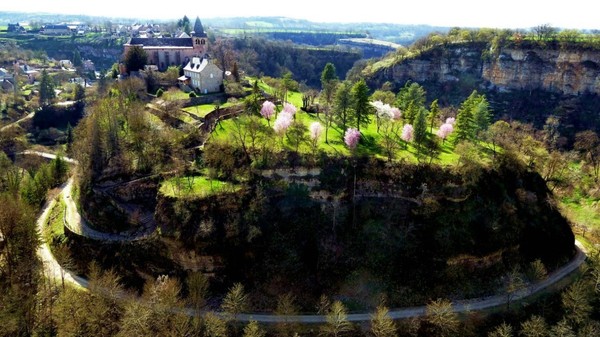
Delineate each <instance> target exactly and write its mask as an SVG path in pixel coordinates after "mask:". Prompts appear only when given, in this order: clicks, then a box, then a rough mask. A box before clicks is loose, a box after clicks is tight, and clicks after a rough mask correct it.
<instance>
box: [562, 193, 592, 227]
mask: <svg viewBox="0 0 600 337" xmlns="http://www.w3.org/2000/svg"><path fill="white" fill-rule="evenodd" d="M560 209H561V211H562V213H563V214H564V215H565V216H566V217H567V218H568V219H569V220H571V222H573V223H575V224H578V225H581V226H586V227H587V228H589V229H600V201H597V200H592V199H580V200H579V201H575V200H562V201H561V202H560Z"/></svg>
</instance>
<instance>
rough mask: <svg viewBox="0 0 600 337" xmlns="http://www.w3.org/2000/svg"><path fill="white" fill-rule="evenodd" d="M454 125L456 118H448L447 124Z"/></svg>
mask: <svg viewBox="0 0 600 337" xmlns="http://www.w3.org/2000/svg"><path fill="white" fill-rule="evenodd" d="M454 123H456V118H454V117H448V118H446V124H451V125H454Z"/></svg>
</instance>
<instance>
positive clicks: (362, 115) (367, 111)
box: [352, 79, 374, 131]
mask: <svg viewBox="0 0 600 337" xmlns="http://www.w3.org/2000/svg"><path fill="white" fill-rule="evenodd" d="M352 98H353V103H354V104H353V107H354V109H353V110H354V111H353V112H354V116H353V117H354V122H355V123H356V129H357V130H358V131H360V126H361V125H368V124H369V123H370V122H371V116H370V115H371V114H372V113H373V111H374V108H373V106H372V105H371V103H370V102H369V87H368V86H367V83H366V82H365V80H362V79H361V80H360V81H358V82H356V84H354V86H353V87H352Z"/></svg>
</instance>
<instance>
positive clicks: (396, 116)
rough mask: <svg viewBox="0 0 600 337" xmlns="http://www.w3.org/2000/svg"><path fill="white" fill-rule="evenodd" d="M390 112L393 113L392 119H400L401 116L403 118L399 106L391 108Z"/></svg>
mask: <svg viewBox="0 0 600 337" xmlns="http://www.w3.org/2000/svg"><path fill="white" fill-rule="evenodd" d="M390 113H391V114H392V120H394V121H397V120H400V118H402V111H400V109H398V108H392V109H391V110H390Z"/></svg>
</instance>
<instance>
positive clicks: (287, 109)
mask: <svg viewBox="0 0 600 337" xmlns="http://www.w3.org/2000/svg"><path fill="white" fill-rule="evenodd" d="M297 110H298V109H297V108H296V107H295V106H294V105H293V104H290V103H283V111H282V113H283V112H287V113H289V114H290V115H291V116H292V119H293V117H294V115H295V114H296V111H297Z"/></svg>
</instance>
